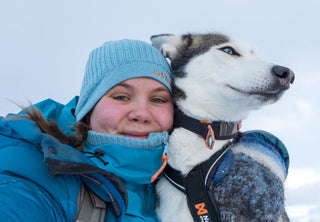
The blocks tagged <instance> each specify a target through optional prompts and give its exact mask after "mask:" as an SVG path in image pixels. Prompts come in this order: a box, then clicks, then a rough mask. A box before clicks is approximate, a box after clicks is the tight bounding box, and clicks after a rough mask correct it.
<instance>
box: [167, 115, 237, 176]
mask: <svg viewBox="0 0 320 222" xmlns="http://www.w3.org/2000/svg"><path fill="white" fill-rule="evenodd" d="M174 127H175V129H174V130H173V132H172V134H171V136H170V148H169V160H168V163H169V164H170V165H171V166H172V167H173V168H175V169H177V170H180V171H181V172H182V173H188V172H189V170H191V169H192V168H193V167H194V166H195V165H197V164H199V163H200V162H202V161H204V160H206V159H208V158H209V157H210V156H211V155H212V154H213V153H215V152H217V151H218V150H220V149H221V148H222V146H223V145H225V144H226V143H227V142H228V141H230V140H232V139H233V138H235V137H237V136H238V134H239V129H240V122H219V121H215V122H211V123H208V122H207V121H204V120H197V119H194V118H192V117H189V116H187V115H185V114H184V113H183V112H182V111H180V110H176V111H175V124H174ZM172 154H174V155H172Z"/></svg>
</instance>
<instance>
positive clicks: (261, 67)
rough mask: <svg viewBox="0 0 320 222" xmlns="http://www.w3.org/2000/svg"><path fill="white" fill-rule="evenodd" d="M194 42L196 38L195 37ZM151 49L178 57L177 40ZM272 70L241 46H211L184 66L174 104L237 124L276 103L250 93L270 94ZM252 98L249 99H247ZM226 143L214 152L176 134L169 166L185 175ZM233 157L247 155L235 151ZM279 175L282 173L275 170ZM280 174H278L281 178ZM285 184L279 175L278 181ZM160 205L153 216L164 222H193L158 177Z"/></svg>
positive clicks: (182, 201) (165, 39) (181, 198)
mask: <svg viewBox="0 0 320 222" xmlns="http://www.w3.org/2000/svg"><path fill="white" fill-rule="evenodd" d="M194 38H195V40H196V42H197V43H198V42H201V38H198V37H197V36H194ZM152 42H153V45H154V46H156V47H157V48H158V49H159V50H161V51H162V52H163V54H164V55H165V56H167V57H169V58H170V59H174V58H175V57H176V56H178V55H179V48H180V47H181V46H182V45H183V42H182V38H181V37H180V36H173V35H169V36H168V35H164V36H156V37H154V38H152ZM225 46H228V47H232V48H233V49H235V50H236V51H237V52H239V53H240V54H241V56H240V57H239V56H233V55H230V54H227V53H226V52H224V51H221V48H222V47H225ZM272 67H273V64H271V63H268V62H264V61H262V60H261V59H259V58H258V57H257V55H256V54H255V53H254V52H253V50H252V49H251V48H250V47H248V46H246V45H245V44H242V43H239V42H236V41H230V42H227V43H224V44H220V45H215V46H212V47H211V48H210V49H209V50H208V51H206V52H205V53H203V54H200V55H198V56H195V57H194V58H193V59H191V60H190V61H189V62H188V64H187V65H186V66H185V69H184V72H185V73H186V76H185V77H182V78H176V79H175V83H176V85H177V86H178V87H179V88H181V89H182V90H183V91H184V92H185V94H186V98H185V99H181V100H178V101H177V105H178V107H179V108H180V109H181V110H182V111H183V112H185V113H186V114H187V115H189V116H191V117H193V118H196V119H199V120H203V119H205V120H208V121H209V122H211V121H219V120H223V121H241V120H243V119H244V118H246V116H247V115H248V114H249V112H250V111H251V110H254V109H258V108H260V107H262V106H263V105H266V104H269V103H273V102H275V101H276V100H277V99H278V98H279V97H277V98H268V99H267V98H266V97H264V96H261V95H259V94H255V93H254V92H261V93H262V92H266V93H274V92H277V91H278V90H279V89H278V88H277V81H278V80H277V78H276V77H275V76H274V75H272V74H271V69H272ZM252 92H253V94H252ZM227 142H228V141H216V142H215V145H214V148H213V150H209V149H207V148H206V146H205V143H204V141H203V139H201V138H199V137H198V136H197V135H195V134H194V133H192V132H190V131H188V130H185V129H182V128H179V129H175V130H174V131H173V133H172V134H171V136H170V138H169V159H168V163H169V164H170V165H171V166H172V167H173V168H175V169H177V170H179V171H181V172H182V174H187V173H188V172H189V171H190V170H191V169H192V168H193V167H194V166H195V165H197V164H199V163H201V162H202V161H204V160H206V159H208V158H209V157H210V156H211V155H212V154H213V153H214V152H216V151H217V150H219V149H221V147H222V146H223V145H224V144H226V143H227ZM234 149H235V151H237V152H243V153H245V154H248V153H247V150H244V149H242V148H241V147H237V146H235V148H234ZM250 157H252V158H254V159H256V157H258V158H257V159H258V161H259V162H261V163H262V164H264V165H266V166H267V167H269V168H270V169H272V171H274V172H277V171H278V169H277V168H276V166H274V165H273V164H272V163H267V162H269V161H270V160H269V159H268V158H266V157H261V156H259V155H258V154H254V153H251V154H250ZM280 171H281V170H280ZM280 171H279V172H280ZM278 176H279V177H280V178H282V179H284V175H278ZM156 190H157V193H158V195H159V202H160V205H159V206H158V208H157V213H158V215H159V217H160V219H161V221H163V222H170V221H183V222H188V221H190V222H191V221H193V219H192V217H191V214H190V212H189V209H188V206H187V201H186V197H185V195H184V194H183V193H182V192H180V191H178V190H177V189H176V188H175V187H174V186H172V185H171V184H170V183H169V182H168V181H167V179H165V178H164V177H162V178H161V179H160V181H159V182H158V184H157V187H156Z"/></svg>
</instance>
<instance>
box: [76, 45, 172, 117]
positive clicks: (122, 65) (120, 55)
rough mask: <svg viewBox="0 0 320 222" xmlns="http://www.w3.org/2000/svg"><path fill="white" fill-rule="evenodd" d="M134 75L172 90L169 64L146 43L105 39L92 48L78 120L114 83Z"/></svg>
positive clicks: (77, 115) (81, 92) (78, 105)
mask: <svg viewBox="0 0 320 222" xmlns="http://www.w3.org/2000/svg"><path fill="white" fill-rule="evenodd" d="M136 77H150V78H153V79H156V80H158V81H159V82H161V83H162V84H163V85H165V86H166V87H167V88H168V89H169V91H170V92H171V86H170V84H171V73H170V67H169V64H168V63H167V61H166V59H165V58H164V57H163V55H162V54H161V53H160V52H159V51H158V50H157V49H156V48H154V47H153V46H151V45H149V44H148V43H145V42H143V41H139V40H128V39H124V40H120V41H111V42H106V43H104V44H103V45H102V46H101V47H99V48H96V49H94V50H93V51H92V52H91V54H90V56H89V59H88V62H87V65H86V70H85V75H84V79H83V82H82V87H81V91H80V97H79V101H78V104H77V107H76V119H77V121H79V120H81V119H82V118H83V117H84V116H85V115H86V114H87V113H88V112H89V111H90V110H91V109H92V108H93V107H94V106H95V104H96V103H97V102H98V101H99V99H100V98H101V97H102V96H103V95H104V94H105V93H106V92H107V91H108V90H109V89H111V88H112V87H113V86H115V85H117V84H118V83H120V82H122V81H125V80H127V79H131V78H136Z"/></svg>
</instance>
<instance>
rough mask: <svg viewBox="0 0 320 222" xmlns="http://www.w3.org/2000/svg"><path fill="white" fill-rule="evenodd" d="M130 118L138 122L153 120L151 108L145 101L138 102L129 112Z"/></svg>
mask: <svg viewBox="0 0 320 222" xmlns="http://www.w3.org/2000/svg"><path fill="white" fill-rule="evenodd" d="M129 120H130V121H134V122H138V123H148V122H150V121H151V120H152V115H151V112H150V109H149V107H148V105H147V104H145V103H138V104H136V105H134V106H133V108H132V110H131V112H130V113H129Z"/></svg>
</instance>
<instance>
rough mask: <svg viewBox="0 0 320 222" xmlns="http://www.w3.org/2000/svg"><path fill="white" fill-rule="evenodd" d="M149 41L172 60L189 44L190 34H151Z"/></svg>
mask: <svg viewBox="0 0 320 222" xmlns="http://www.w3.org/2000/svg"><path fill="white" fill-rule="evenodd" d="M150 39H151V42H152V45H153V46H154V47H156V48H157V49H158V50H160V52H161V53H162V54H163V55H164V56H165V57H166V58H169V59H170V60H173V59H175V58H176V57H177V55H179V54H180V53H181V51H182V50H183V49H185V48H186V47H188V46H189V45H190V42H192V41H190V40H191V36H190V35H183V36H181V35H172V34H160V35H153V36H151V38H150Z"/></svg>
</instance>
